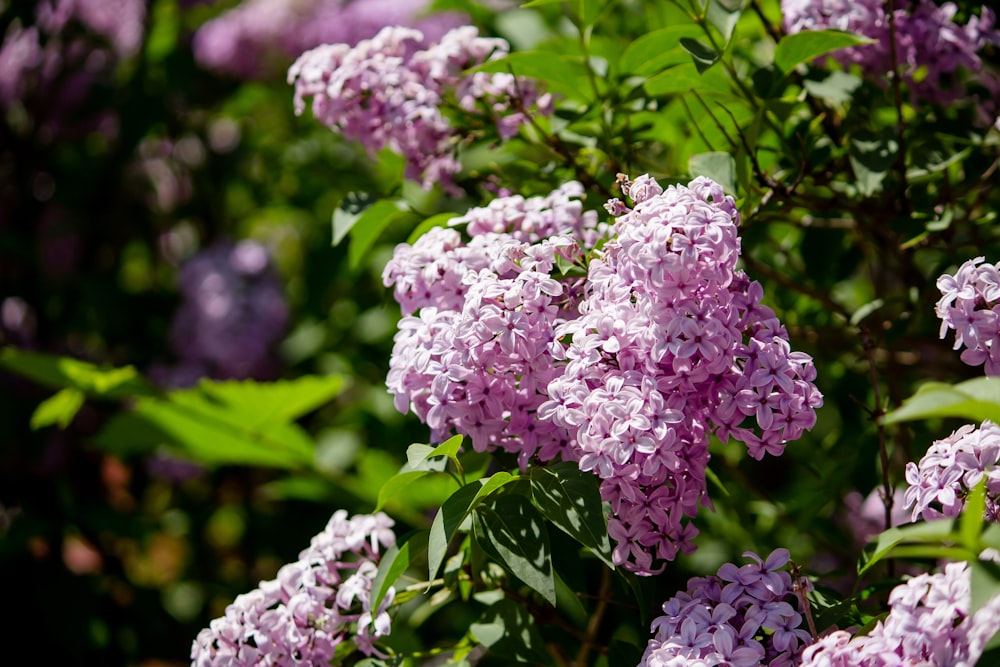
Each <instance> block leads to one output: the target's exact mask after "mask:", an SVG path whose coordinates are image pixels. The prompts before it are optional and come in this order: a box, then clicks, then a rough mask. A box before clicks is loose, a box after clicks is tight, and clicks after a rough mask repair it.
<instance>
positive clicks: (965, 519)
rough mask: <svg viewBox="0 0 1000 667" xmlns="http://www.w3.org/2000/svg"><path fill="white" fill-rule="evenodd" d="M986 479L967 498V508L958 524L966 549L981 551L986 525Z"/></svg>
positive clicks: (980, 481)
mask: <svg viewBox="0 0 1000 667" xmlns="http://www.w3.org/2000/svg"><path fill="white" fill-rule="evenodd" d="M985 512H986V477H983V478H982V479H981V480H979V483H978V484H976V486H974V487H973V488H972V490H971V491H969V495H968V496H966V498H965V508H964V509H963V510H962V516H961V518H960V519H959V522H958V533H959V535H961V537H962V544H963V545H965V548H966V549H971V550H973V551H978V550H979V539H980V535H981V534H982V532H983V525H984V524H985V523H986V517H985Z"/></svg>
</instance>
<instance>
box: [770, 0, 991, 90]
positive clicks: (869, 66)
mask: <svg viewBox="0 0 1000 667" xmlns="http://www.w3.org/2000/svg"><path fill="white" fill-rule="evenodd" d="M886 7H887V4H886V3H885V2H882V0H782V3H781V9H782V14H783V16H784V25H785V30H786V31H787V32H789V33H796V32H800V31H802V30H824V29H829V28H834V29H839V30H847V31H849V32H854V33H858V34H861V35H864V36H865V37H869V38H871V39H872V40H874V43H873V44H864V45H860V46H853V47H849V48H845V49H840V50H838V51H835V52H833V53H832V54H831V55H832V56H833V57H834V58H835V59H837V60H838V61H839V62H841V63H842V64H844V65H850V64H857V65H860V66H861V69H862V71H863V72H864V73H865V75H866V76H870V77H873V78H875V79H876V80H877V81H882V77H885V76H886V75H887V74H888V73H889V72H891V71H892V69H893V67H892V64H893V54H892V40H891V39H890V25H889V23H890V16H889V15H888V14H887V13H886ZM895 7H896V9H895V11H894V12H893V13H892V16H891V20H892V22H893V23H894V26H893V31H894V32H895V37H896V40H895V61H896V65H897V68H898V71H899V72H900V75H901V76H902V78H903V80H904V81H905V82H906V84H907V86H908V87H909V88H910V92H911V94H912V95H913V96H914V97H916V98H918V99H922V100H927V101H929V102H935V103H939V104H948V103H950V102H953V101H954V100H955V99H957V98H959V97H962V96H963V95H964V93H965V90H964V87H963V86H961V85H960V84H959V82H958V81H956V77H957V76H958V74H957V73H958V72H959V70H965V71H966V72H967V73H971V74H975V73H979V72H980V71H981V70H982V69H983V63H982V60H981V59H980V57H979V55H978V52H979V51H980V50H981V49H982V48H983V47H984V46H986V45H987V44H990V43H993V44H996V43H1000V33H998V32H997V31H996V30H995V29H994V23H995V15H994V14H993V12H992V11H991V10H990V9H989V8H988V7H983V8H982V15H981V16H973V17H971V18H970V19H969V22H968V23H966V24H965V25H959V24H957V23H955V22H954V18H955V14H956V12H957V7H956V6H955V4H954V3H951V2H946V3H944V4H942V5H940V6H939V5H937V4H936V3H935V2H933V1H932V0H917V1H916V2H915V3H910V2H905V1H902V0H901V1H900V2H897V3H896V4H895ZM984 76H987V77H992V76H994V75H992V74H985V75H984Z"/></svg>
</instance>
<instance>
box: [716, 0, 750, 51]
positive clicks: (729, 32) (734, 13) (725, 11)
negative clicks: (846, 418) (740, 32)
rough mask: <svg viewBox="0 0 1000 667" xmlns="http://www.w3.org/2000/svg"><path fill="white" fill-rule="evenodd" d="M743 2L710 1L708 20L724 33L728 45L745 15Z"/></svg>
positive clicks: (734, 0)
mask: <svg viewBox="0 0 1000 667" xmlns="http://www.w3.org/2000/svg"><path fill="white" fill-rule="evenodd" d="M742 5H743V2H742V0H708V20H709V22H710V23H711V24H712V25H714V26H715V27H716V29H717V30H718V31H719V32H720V33H722V36H723V37H724V38H725V40H726V44H728V43H729V40H730V39H732V37H733V32H734V31H735V30H736V24H737V23H739V21H740V14H742V13H743V8H742Z"/></svg>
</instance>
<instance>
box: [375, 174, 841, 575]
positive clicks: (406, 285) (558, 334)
mask: <svg viewBox="0 0 1000 667" xmlns="http://www.w3.org/2000/svg"><path fill="white" fill-rule="evenodd" d="M624 189H625V191H626V193H627V194H629V195H630V196H631V197H632V199H633V201H634V202H635V208H634V209H633V210H630V209H628V208H627V207H625V205H624V204H623V203H622V202H620V201H617V200H615V201H613V202H611V203H610V204H609V206H610V208H611V210H613V211H614V212H615V213H616V214H618V215H620V216H621V217H619V218H618V220H617V221H616V223H615V224H614V226H613V227H611V228H607V229H602V228H600V227H598V226H597V224H596V216H593V214H592V213H591V214H584V215H583V216H582V217H581V213H580V212H581V208H580V203H579V202H578V201H571V200H568V199H567V198H568V197H569V196H577V195H579V193H580V192H582V189H581V188H580V186H579V185H577V184H571V185H570V186H567V187H564V188H562V189H561V190H559V191H557V192H556V193H553V195H550V197H549V198H546V199H541V198H536V199H534V200H524V199H523V198H520V197H504V198H501V199H498V200H496V201H495V202H494V203H493V204H491V205H490V206H489V207H487V208H482V209H476V210H474V211H471V212H470V213H469V214H468V215H466V216H464V217H463V218H461V219H460V221H461V222H465V223H468V230H469V232H470V234H471V235H472V239H471V241H470V242H469V243H468V244H465V243H463V242H462V240H461V237H460V236H459V234H458V233H457V232H456V231H454V230H450V229H437V230H433V231H432V232H430V233H428V234H427V235H425V236H424V237H422V238H421V239H420V240H419V241H418V242H417V243H416V244H415V245H414V246H412V247H410V246H406V245H403V246H400V247H399V248H397V250H396V255H395V256H394V258H393V260H392V262H390V264H389V265H388V266H387V267H386V270H385V273H384V275H383V279H384V282H385V284H386V285H387V286H390V285H392V286H394V287H395V296H396V300H397V301H398V302H399V303H400V305H401V306H402V309H403V314H404V315H405V316H406V317H404V318H403V320H402V321H401V322H400V324H399V333H398V334H397V336H396V346H395V348H394V350H393V356H392V359H391V361H390V372H389V377H388V380H387V384H388V386H389V389H390V391H391V392H392V393H393V394H394V395H395V400H396V406H397V408H399V409H400V410H401V411H404V412H405V411H406V410H408V409H412V410H413V411H414V412H415V413H416V414H417V415H418V416H419V417H420V418H421V419H422V420H424V421H425V422H426V423H427V424H428V425H429V426H430V427H431V429H432V432H433V437H434V439H436V440H437V439H441V438H443V437H444V436H445V435H446V434H447V433H449V432H450V431H451V430H453V429H454V430H455V431H457V432H458V433H461V434H463V435H467V436H469V437H470V438H471V439H472V442H473V446H474V447H475V448H476V449H477V450H483V449H490V448H502V449H505V450H507V451H511V452H516V453H517V454H518V455H519V460H520V462H521V465H522V466H523V465H525V464H526V463H527V461H528V459H530V458H531V457H532V456H534V455H537V456H538V457H539V458H541V459H542V460H549V459H551V458H554V457H555V456H557V455H559V456H561V457H562V458H563V459H564V460H572V461H577V462H578V463H579V466H580V468H581V469H582V470H584V471H593V472H594V473H595V474H597V475H598V476H599V477H600V478H601V494H602V497H603V498H604V500H606V501H608V502H609V503H610V505H611V508H612V516H611V517H610V520H609V532H610V534H611V536H612V537H614V538H615V540H616V541H617V543H618V546H617V547H616V549H615V550H614V554H613V556H614V562H615V563H616V564H617V565H623V566H625V567H627V568H629V569H630V570H633V571H635V572H638V573H641V574H652V573H654V572H655V571H656V569H655V566H656V565H657V564H658V563H660V562H661V561H666V560H672V559H673V558H674V557H675V556H676V555H677V553H678V551H679V550H690V549H692V548H693V545H692V543H691V538H693V537H694V535H695V534H696V533H697V531H696V529H695V528H694V526H693V525H691V524H690V522H686V520H685V519H686V518H687V517H693V516H694V515H695V514H696V513H697V511H698V506H699V505H700V504H707V503H708V502H709V501H708V495H707V490H706V484H705V474H706V473H705V471H706V467H707V465H708V459H709V453H708V441H709V436H710V435H711V434H712V433H716V434H718V436H719V437H721V438H729V437H735V438H737V439H738V440H740V441H741V442H743V443H745V444H746V445H747V448H748V451H749V453H750V455H751V456H753V457H754V458H756V459H760V458H762V457H763V456H764V454H766V453H770V454H774V455H779V454H781V453H782V451H783V450H784V445H785V442H787V441H790V440H794V439H796V438H798V437H800V436H801V435H802V432H803V431H804V430H806V429H809V428H811V427H812V425H813V424H814V422H815V419H816V417H815V408H817V407H819V406H820V405H821V404H822V396H821V395H820V393H819V391H818V390H817V389H816V387H815V385H814V384H813V380H814V378H815V369H814V367H813V365H812V360H811V358H810V357H809V356H808V355H805V354H802V353H797V352H792V351H791V349H790V346H789V344H788V340H787V334H786V332H785V330H784V328H783V327H782V326H781V324H780V322H778V320H777V318H776V317H775V315H774V312H773V311H772V310H771V309H769V308H767V307H766V306H764V305H762V304H761V297H762V288H761V286H760V284H759V283H755V282H751V281H750V280H749V279H748V278H747V277H746V275H745V274H743V273H742V272H738V271H736V269H735V264H736V261H737V259H738V257H739V250H740V248H739V238H738V237H737V235H736V225H737V222H738V214H737V212H736V208H735V205H734V202H733V200H732V198H731V197H726V196H725V195H724V193H723V192H722V189H721V187H720V186H719V185H718V184H716V183H714V182H712V181H710V180H708V179H705V178H699V179H696V180H695V181H693V182H692V183H691V184H690V185H689V186H688V187H683V186H676V187H675V186H671V187H670V188H668V189H667V190H663V188H661V187H660V186H659V185H658V184H657V183H656V181H655V180H653V179H651V178H649V177H646V176H643V177H640V178H638V179H636V181H635V182H634V183H628V182H627V181H626V182H625V184H624ZM545 234H548V236H543V235H545ZM607 236H611V238H610V240H608V241H607V243H606V244H605V245H604V247H603V249H602V250H601V251H599V252H598V253H597V255H596V257H595V258H594V259H592V260H591V261H590V264H589V267H588V274H587V277H586V279H580V278H572V277H570V275H571V274H569V275H563V276H562V277H561V279H556V278H554V277H553V269H554V267H555V263H556V259H557V258H559V257H561V258H562V259H563V260H566V261H570V262H577V263H581V264H582V260H583V259H584V254H583V250H585V249H592V248H594V247H595V244H596V243H597V241H598V239H599V238H602V237H607ZM418 310H419V313H417V312H416V311H418ZM414 313H416V314H414Z"/></svg>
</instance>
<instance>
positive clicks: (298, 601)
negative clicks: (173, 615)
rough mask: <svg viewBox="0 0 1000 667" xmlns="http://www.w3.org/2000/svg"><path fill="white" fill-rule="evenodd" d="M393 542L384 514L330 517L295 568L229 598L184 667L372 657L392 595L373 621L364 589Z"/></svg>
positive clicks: (384, 627) (385, 627)
mask: <svg viewBox="0 0 1000 667" xmlns="http://www.w3.org/2000/svg"><path fill="white" fill-rule="evenodd" d="M395 542H396V537H395V535H394V534H393V532H392V519H390V518H389V517H387V516H386V515H385V514H382V513H378V514H374V515H358V516H354V517H348V515H347V512H345V511H343V510H340V511H338V512H336V513H335V514H334V515H333V516H332V517H331V518H330V522H329V523H328V524H327V526H326V529H325V530H323V532H321V533H320V534H319V535H316V536H315V537H313V539H312V542H311V544H310V545H309V547H308V548H307V549H305V550H304V551H302V553H301V554H299V559H298V560H297V561H295V562H294V563H289V564H287V565H285V566H283V567H282V568H281V569H280V570H279V571H278V576H277V578H276V579H274V580H271V581H264V582H261V584H260V587H259V588H257V589H255V590H253V591H251V592H249V593H245V594H243V595H240V596H239V597H237V598H236V600H234V601H233V603H232V604H230V605H229V606H228V607H227V608H226V613H225V615H224V616H222V617H221V618H217V619H215V620H214V621H212V623H211V625H209V627H207V628H205V629H204V630H202V631H201V632H200V633H199V634H198V637H197V638H196V639H195V641H194V643H193V645H192V647H191V664H192V666H193V667H214V666H216V665H219V666H221V665H226V666H227V667H244V666H250V665H274V666H275V667H282V666H286V665H287V666H292V665H325V664H330V662H331V660H332V659H333V657H334V652H335V651H336V650H337V648H338V646H340V645H341V644H343V643H345V642H351V643H353V644H354V646H356V647H357V648H358V649H359V650H360V651H361V652H362V653H364V654H365V655H368V656H370V655H373V654H378V651H377V649H376V648H375V646H374V642H375V640H377V639H378V638H379V637H384V636H386V635H387V634H389V629H390V625H391V621H390V618H389V614H388V613H387V612H386V608H387V607H388V606H389V605H390V604H392V601H393V599H394V595H395V592H394V591H393V590H392V589H390V590H389V593H388V595H386V597H385V599H384V600H383V601H382V603H381V605H380V606H379V608H378V609H377V610H375V613H374V614H373V613H372V611H373V610H372V608H371V602H372V599H371V593H372V591H371V585H372V579H373V578H374V577H375V572H376V571H377V569H378V561H379V558H380V557H381V554H382V553H383V552H384V550H385V549H386V548H388V547H390V546H392V545H393V544H395Z"/></svg>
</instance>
